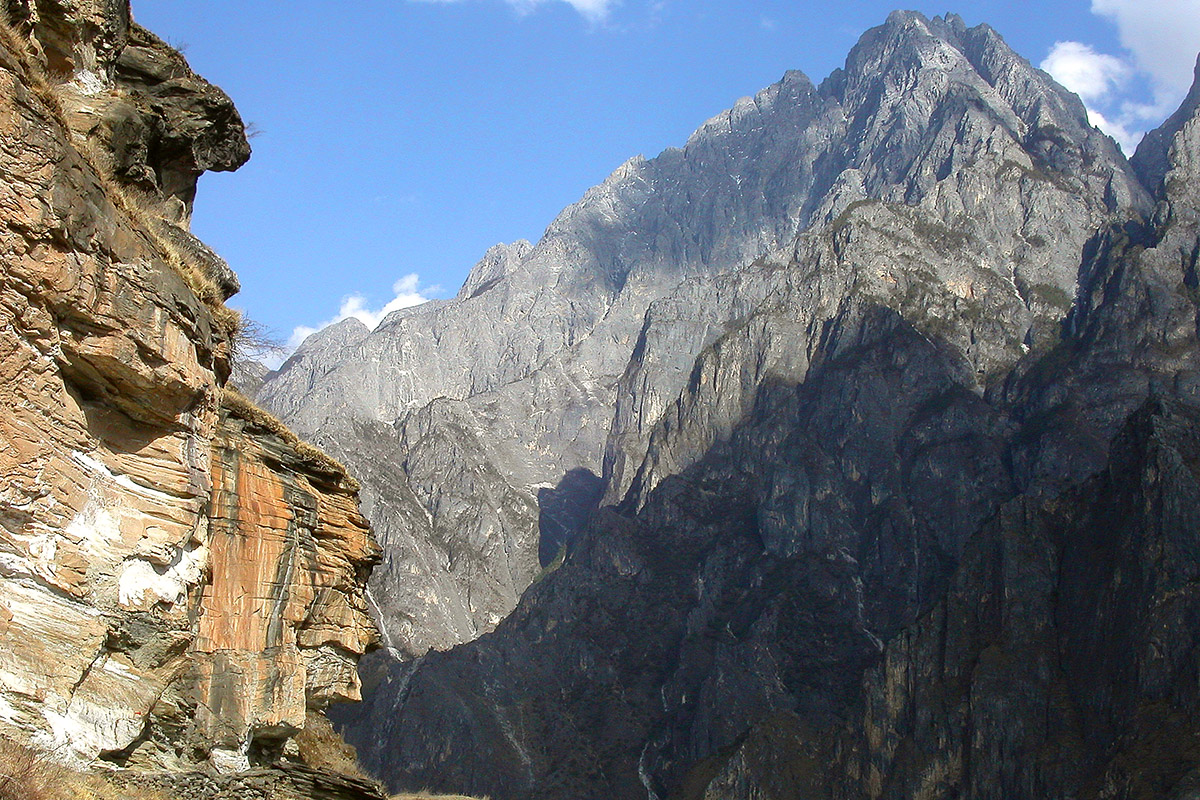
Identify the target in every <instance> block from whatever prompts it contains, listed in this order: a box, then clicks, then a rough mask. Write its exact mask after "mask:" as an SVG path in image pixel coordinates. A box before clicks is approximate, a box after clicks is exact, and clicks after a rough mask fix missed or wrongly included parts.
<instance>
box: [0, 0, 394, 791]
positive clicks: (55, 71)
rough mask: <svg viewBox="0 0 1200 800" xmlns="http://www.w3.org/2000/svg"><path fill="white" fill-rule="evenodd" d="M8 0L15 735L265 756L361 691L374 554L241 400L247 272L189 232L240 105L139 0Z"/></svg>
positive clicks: (2, 395) (3, 49) (3, 55)
mask: <svg viewBox="0 0 1200 800" xmlns="http://www.w3.org/2000/svg"><path fill="white" fill-rule="evenodd" d="M3 11H4V12H5V13H6V15H7V18H6V19H4V20H0V84H3V86H2V90H0V176H2V178H3V179H2V180H0V262H2V265H3V268H2V270H0V365H2V366H0V370H2V374H3V381H2V382H0V408H2V409H3V410H2V411H0V419H2V423H0V475H2V476H3V478H2V479H0V727H2V728H3V729H4V731H5V735H13V736H19V737H21V738H22V739H23V740H27V739H29V738H32V740H33V743H34V744H37V745H39V746H44V747H48V748H52V749H54V750H55V751H56V752H57V753H58V754H59V755H60V756H62V757H64V758H69V759H72V760H74V761H76V762H77V763H81V764H89V763H94V762H97V761H105V762H111V763H112V764H118V765H128V766H135V767H139V768H148V769H161V768H180V767H183V766H187V765H190V764H194V763H196V762H197V761H204V760H207V759H209V758H210V757H211V758H212V760H213V761H214V762H215V763H216V764H217V766H218V767H220V768H226V769H235V768H238V767H243V766H245V765H247V763H248V762H249V760H251V759H261V760H270V759H271V758H273V757H275V756H277V755H278V751H279V750H280V749H281V748H282V747H283V745H284V743H285V740H286V739H287V737H288V736H290V735H291V734H293V733H295V732H296V731H297V730H298V729H299V728H300V727H302V726H303V720H304V712H305V709H306V708H322V707H324V706H325V705H326V704H328V703H330V702H332V701H335V700H344V699H353V698H356V697H357V694H358V681H357V676H356V675H355V672H354V663H355V661H356V660H357V657H358V656H359V655H361V654H362V653H363V652H364V651H365V650H366V649H367V648H368V647H369V646H370V645H371V644H372V642H373V640H374V635H375V634H374V629H373V626H372V624H371V622H370V620H369V618H368V617H367V615H366V610H365V598H364V594H363V588H364V587H363V583H364V581H365V579H366V575H367V571H368V570H369V568H370V565H371V564H372V563H373V561H374V559H375V557H376V550H375V546H374V544H373V542H372V540H371V538H370V535H369V531H368V528H367V525H366V523H365V521H364V520H363V518H362V517H361V516H360V515H359V514H358V511H357V503H356V488H357V487H356V484H354V483H353V481H351V479H349V478H347V477H346V476H345V475H344V473H342V472H341V471H340V470H339V469H338V468H336V467H332V466H330V464H331V463H332V462H330V461H329V460H328V459H323V458H321V457H318V456H316V455H314V454H313V453H312V452H310V451H311V448H307V446H304V445H301V444H300V443H299V442H298V441H297V440H296V439H295V437H294V436H293V437H290V438H288V437H287V436H283V435H281V434H280V433H278V431H282V430H283V429H282V427H281V426H278V427H277V432H275V433H272V432H271V428H270V426H268V427H264V426H263V423H262V419H264V418H261V417H255V415H254V414H250V413H247V412H246V410H245V408H244V407H242V406H236V407H234V408H232V409H231V408H229V407H223V406H227V405H228V404H224V403H223V396H222V388H221V387H222V384H223V383H224V381H225V379H226V377H227V376H228V374H229V371H230V368H229V357H230V340H231V337H232V336H233V335H235V330H236V319H235V318H234V317H233V315H232V313H231V312H230V311H229V310H228V309H226V308H224V306H223V305H222V302H221V301H222V300H223V299H224V298H225V297H227V296H228V295H229V294H231V293H232V292H233V291H236V288H237V282H236V278H235V277H234V276H233V274H232V272H230V271H229V269H228V267H227V266H226V265H225V264H224V262H223V261H221V260H220V258H219V257H217V256H216V255H215V254H213V253H212V252H211V251H210V250H208V249H207V248H206V247H204V246H203V245H202V244H200V243H199V242H198V241H197V240H195V239H194V238H193V237H191V235H190V233H188V232H187V228H186V223H187V218H188V216H189V214H190V204H191V201H192V198H193V197H194V193H195V182H196V178H197V176H198V175H199V174H200V173H201V172H203V171H204V170H207V169H232V168H236V167H237V166H239V165H240V164H241V163H242V162H244V161H245V160H246V158H247V157H248V156H249V147H248V145H247V143H246V139H245V135H244V131H243V128H242V125H241V121H240V119H239V118H238V117H237V113H236V111H235V110H234V109H233V106H232V103H231V102H230V101H229V99H228V98H227V97H226V96H225V95H224V93H222V92H221V91H220V90H219V89H216V88H215V87H213V86H211V85H209V84H208V83H206V82H205V81H204V80H203V79H202V78H200V77H199V76H197V75H195V74H194V73H192V72H191V70H190V69H188V67H187V64H186V62H185V61H184V60H183V58H182V57H181V56H180V55H179V54H178V53H175V52H174V51H172V50H170V49H169V48H168V47H167V46H166V45H164V44H163V43H162V42H161V41H159V40H157V39H156V38H154V37H153V36H152V35H151V34H149V33H148V32H146V31H144V30H143V29H141V28H139V27H138V26H137V25H136V24H134V23H133V22H132V20H131V19H130V15H129V8H128V4H127V3H125V2H85V1H84V0H80V2H64V3H55V4H44V3H36V4H34V3H23V2H15V1H14V2H10V3H8V4H7V7H6V8H4V9H3ZM239 409H240V410H239ZM256 419H257V420H258V421H257V422H255V421H254V420H256Z"/></svg>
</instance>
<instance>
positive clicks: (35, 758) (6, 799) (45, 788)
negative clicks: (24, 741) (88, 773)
mask: <svg viewBox="0 0 1200 800" xmlns="http://www.w3.org/2000/svg"><path fill="white" fill-rule="evenodd" d="M69 774H70V773H69V771H68V770H67V769H66V768H65V767H63V766H61V765H60V764H58V763H57V762H56V761H55V760H54V758H53V757H52V756H51V754H50V753H47V752H45V751H41V750H35V749H34V748H32V747H26V746H24V745H20V744H17V743H15V742H13V741H11V740H8V739H0V800H58V799H59V798H61V797H64V794H63V788H64V786H65V784H66V783H67V778H68V776H69Z"/></svg>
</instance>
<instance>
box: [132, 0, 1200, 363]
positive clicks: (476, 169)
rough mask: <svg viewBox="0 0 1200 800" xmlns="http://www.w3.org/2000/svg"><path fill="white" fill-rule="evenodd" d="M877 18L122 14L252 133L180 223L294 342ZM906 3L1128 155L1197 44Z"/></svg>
mask: <svg viewBox="0 0 1200 800" xmlns="http://www.w3.org/2000/svg"><path fill="white" fill-rule="evenodd" d="M895 7H896V6H895V5H894V4H893V2H875V0H862V1H861V2H854V0H846V1H845V2H842V3H839V4H836V5H834V4H830V3H808V2H795V0H793V1H792V2H782V1H780V0H762V2H737V1H736V0H724V1H722V0H364V1H361V2H353V3H337V4H330V3H317V2H313V0H293V2H290V3H287V4H286V5H281V4H277V3H268V2H262V1H261V0H249V2H248V1H247V0H238V1H237V2H235V1H234V0H205V2H202V3H198V2H196V1H195V0H133V11H134V16H135V18H136V19H137V20H138V21H139V22H140V23H141V24H143V25H145V26H146V27H148V28H150V29H151V30H153V31H154V32H155V33H157V34H159V35H160V36H162V37H163V38H165V39H166V40H167V41H169V42H171V43H172V44H175V45H176V46H181V47H183V49H184V50H185V53H186V55H187V57H188V60H189V61H190V62H191V64H192V66H193V68H194V69H196V71H198V72H199V73H200V74H202V75H204V76H205V77H206V78H208V79H209V80H211V81H212V82H214V83H216V84H218V85H220V86H221V87H223V88H224V89H225V90H226V91H227V92H229V94H230V95H231V96H232V97H233V99H234V101H235V102H236V103H237V105H238V107H239V109H240V110H241V113H242V116H243V118H244V119H245V120H246V121H248V122H251V123H253V125H254V127H255V128H256V129H258V130H259V131H261V133H259V134H258V135H257V136H255V138H254V139H253V140H252V144H253V146H254V156H253V158H252V159H251V161H250V163H249V164H247V165H246V166H245V167H243V168H242V169H241V170H239V171H238V172H236V173H233V174H210V175H206V176H204V177H203V178H202V180H201V184H200V193H199V197H198V198H197V203H196V212H195V218H194V220H193V229H194V230H195V232H196V233H197V234H198V235H199V236H200V237H201V238H202V239H204V240H205V241H206V242H208V243H209V244H210V245H212V246H213V247H214V248H215V249H216V250H217V251H218V252H220V253H221V254H222V255H224V256H225V257H226V258H227V259H228V260H229V262H230V264H231V265H232V266H233V268H234V269H235V270H236V271H237V272H238V274H239V276H240V278H241V281H242V286H243V290H242V293H241V295H239V296H238V297H236V298H234V299H233V301H231V305H234V306H237V307H239V308H241V309H243V310H244V311H246V312H247V313H248V314H249V315H250V316H251V317H253V318H254V319H256V320H258V321H259V322H261V323H263V324H264V325H266V326H267V327H268V328H270V329H272V330H273V331H274V332H275V333H276V335H277V336H278V337H279V338H280V339H283V340H287V339H289V338H292V339H293V341H294V340H295V339H296V338H298V337H299V335H300V334H303V333H304V332H305V331H307V330H310V329H313V328H316V327H319V326H320V325H322V324H324V323H328V322H330V321H333V320H335V319H337V318H339V317H340V316H344V315H345V314H355V315H357V316H360V318H362V319H364V320H365V321H367V322H368V324H373V323H374V322H375V321H377V319H378V317H379V315H380V313H381V312H382V311H384V310H385V309H386V308H395V307H399V306H403V305H407V304H412V303H414V302H419V301H420V300H421V299H423V298H431V297H447V296H452V295H453V294H454V292H455V291H456V290H457V288H458V286H459V284H460V283H461V282H462V280H463V278H464V277H465V276H466V273H467V271H468V270H469V269H470V268H471V266H473V265H474V263H475V261H476V260H478V258H479V257H480V256H482V254H483V252H484V251H485V250H486V249H487V248H488V247H489V246H490V245H492V244H495V243H496V242H500V241H513V240H515V239H521V238H526V239H530V240H533V241H536V240H537V238H538V237H539V236H540V235H541V232H542V231H543V229H544V228H545V226H546V225H547V224H548V223H549V222H550V221H551V220H552V219H553V218H554V216H555V215H556V214H557V212H558V211H559V210H560V209H562V208H563V207H564V206H566V205H568V204H570V203H572V202H574V201H575V200H577V199H578V198H579V197H580V196H581V195H582V194H583V192H584V191H585V190H586V189H587V188H588V187H590V186H592V185H594V184H596V183H598V182H599V181H601V180H603V179H604V177H605V176H606V175H607V174H608V173H609V172H610V171H612V170H613V169H614V168H615V167H617V166H618V165H619V164H620V163H621V162H623V161H624V160H626V159H627V158H629V157H630V156H633V155H637V154H639V153H640V154H643V155H646V156H648V157H649V156H653V155H654V154H656V153H658V152H659V151H661V150H662V149H663V148H665V147H668V146H672V145H680V144H682V143H683V142H684V141H685V140H686V138H687V136H688V134H689V133H691V131H692V130H693V129H695V128H696V127H698V126H699V125H700V123H702V122H703V121H704V120H706V119H707V118H709V117H710V116H712V115H714V114H716V113H718V112H720V111H722V110H724V109H726V108H728V107H729V106H731V105H732V104H733V103H734V101H736V100H737V99H738V98H739V97H742V96H745V95H750V94H753V93H754V92H756V91H757V90H759V89H760V88H762V87H764V86H767V85H768V84H770V83H773V82H774V81H776V80H778V79H779V78H780V77H781V76H782V75H783V73H784V72H785V71H786V70H788V69H800V70H803V71H804V72H805V73H807V74H808V75H809V76H810V77H811V78H813V80H814V81H818V82H819V81H820V80H821V79H822V78H823V77H825V75H827V74H828V73H829V72H830V71H831V70H832V69H834V68H835V67H837V66H840V65H841V63H842V61H843V60H844V58H845V55H846V53H847V51H848V50H849V49H850V47H851V46H852V45H853V44H854V42H855V41H856V40H857V38H858V36H859V35H860V34H861V33H862V31H864V30H865V29H867V28H869V27H871V26H873V25H877V24H879V23H881V22H882V21H883V20H884V19H885V18H886V16H887V14H888V12H889V11H891V10H892V9H893V8H895ZM905 7H907V8H915V9H917V10H920V11H922V12H924V13H926V14H928V15H931V16H932V15H934V14H941V13H944V12H945V11H947V10H951V11H955V12H956V13H958V14H960V15H962V16H963V17H964V18H965V20H966V21H967V23H968V24H972V25H973V24H977V23H980V22H987V23H989V24H991V25H992V26H993V27H995V28H996V29H997V30H999V31H1000V32H1001V33H1002V34H1003V35H1004V36H1005V38H1006V39H1007V40H1008V41H1009V43H1010V44H1011V45H1013V47H1014V48H1015V49H1016V50H1017V51H1018V52H1020V53H1021V54H1022V55H1024V56H1025V57H1027V58H1029V59H1030V60H1031V61H1033V62H1034V63H1039V64H1043V65H1044V66H1045V67H1047V68H1051V71H1052V72H1054V74H1055V75H1056V76H1059V77H1060V80H1064V81H1065V82H1066V83H1067V85H1068V86H1069V88H1073V89H1074V90H1076V91H1079V92H1080V93H1081V95H1082V96H1084V99H1085V101H1087V102H1088V104H1089V107H1090V108H1091V109H1092V110H1093V113H1094V121H1095V122H1097V124H1101V125H1102V127H1106V129H1108V130H1110V131H1112V132H1113V133H1114V135H1116V136H1117V138H1119V139H1120V140H1122V141H1123V142H1124V143H1125V144H1126V146H1127V147H1128V146H1129V145H1130V144H1131V143H1132V142H1134V141H1136V138H1137V136H1138V135H1139V133H1140V132H1141V131H1144V130H1146V129H1147V128H1148V127H1152V126H1153V125H1155V124H1157V122H1159V121H1161V119H1162V118H1163V117H1164V116H1165V115H1166V114H1167V113H1169V112H1170V111H1171V110H1173V107H1174V104H1177V103H1178V101H1179V99H1180V98H1181V97H1182V95H1183V92H1184V91H1185V90H1186V88H1187V84H1188V82H1189V80H1190V77H1191V65H1192V63H1193V61H1194V58H1195V50H1196V49H1198V48H1200V0H1050V1H1049V2H1043V3H1039V4H1036V6H1035V4H1033V3H1027V2H1016V1H1015V0H1014V1H1009V2H1000V1H999V0H994V1H986V0H985V1H984V2H971V3H969V4H964V5H962V6H960V7H959V8H957V9H955V8H950V9H947V8H946V7H945V3H944V0H943V2H939V3H937V4H929V3H921V2H917V3H908V4H906V6H905ZM284 8H285V9H286V12H284V11H282V10H281V9H284Z"/></svg>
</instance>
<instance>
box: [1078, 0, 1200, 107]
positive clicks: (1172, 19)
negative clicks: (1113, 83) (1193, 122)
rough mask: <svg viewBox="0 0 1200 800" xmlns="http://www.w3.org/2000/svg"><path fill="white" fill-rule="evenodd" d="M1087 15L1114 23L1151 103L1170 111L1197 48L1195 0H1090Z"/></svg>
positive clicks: (1199, 32) (1199, 29)
mask: <svg viewBox="0 0 1200 800" xmlns="http://www.w3.org/2000/svg"><path fill="white" fill-rule="evenodd" d="M1092 13H1093V14H1099V15H1100V16H1102V17H1108V18H1109V19H1111V20H1112V21H1113V22H1114V23H1116V26H1117V33H1118V36H1120V39H1121V45H1122V46H1123V47H1125V49H1127V50H1128V51H1129V52H1130V54H1131V55H1132V57H1133V61H1134V63H1135V64H1136V65H1137V66H1138V68H1139V69H1140V70H1142V71H1143V72H1145V73H1147V74H1148V75H1149V76H1150V79H1151V83H1152V86H1153V89H1154V93H1155V98H1154V99H1155V101H1156V104H1157V105H1159V106H1160V107H1162V106H1164V104H1165V105H1169V106H1171V107H1169V108H1166V109H1165V111H1166V113H1170V112H1171V111H1174V110H1175V109H1174V106H1175V105H1178V103H1179V101H1180V100H1182V99H1183V96H1184V95H1185V94H1186V93H1187V90H1188V87H1189V86H1191V83H1192V68H1193V67H1194V66H1195V64H1196V52H1197V51H1198V50H1200V0H1092Z"/></svg>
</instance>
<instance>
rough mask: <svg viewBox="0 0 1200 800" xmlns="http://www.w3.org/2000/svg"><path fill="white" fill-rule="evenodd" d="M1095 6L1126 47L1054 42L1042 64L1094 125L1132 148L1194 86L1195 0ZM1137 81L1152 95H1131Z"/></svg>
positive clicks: (1115, 1) (1099, 1)
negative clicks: (1110, 49) (1102, 49)
mask: <svg viewBox="0 0 1200 800" xmlns="http://www.w3.org/2000/svg"><path fill="white" fill-rule="evenodd" d="M1092 13H1094V14H1097V15H1099V16H1101V17H1104V18H1106V19H1108V20H1110V21H1112V22H1113V24H1115V25H1116V27H1117V34H1118V37H1119V38H1120V41H1121V45H1122V47H1123V48H1124V50H1125V52H1124V53H1123V54H1121V55H1119V56H1117V55H1110V54H1107V53H1099V52H1097V51H1096V50H1095V49H1094V48H1093V47H1091V46H1090V45H1087V44H1084V43H1082V42H1071V41H1067V42H1057V43H1055V45H1054V47H1053V49H1051V51H1050V54H1049V55H1048V56H1046V59H1045V60H1044V61H1043V62H1042V64H1041V66H1042V69H1044V70H1046V71H1047V72H1049V73H1050V74H1051V75H1053V76H1054V78H1055V79H1056V80H1057V81H1058V82H1059V83H1061V84H1062V85H1063V86H1066V87H1067V88H1068V89H1070V90H1071V91H1073V92H1075V93H1076V94H1078V95H1079V96H1080V98H1082V99H1083V101H1084V103H1085V104H1086V105H1087V107H1088V115H1089V117H1090V119H1091V121H1092V124H1093V125H1095V126H1096V127H1098V128H1100V129H1101V130H1102V131H1104V132H1105V133H1107V134H1109V135H1110V136H1112V137H1113V138H1114V139H1116V140H1117V142H1119V143H1120V145H1121V148H1122V149H1123V150H1124V151H1125V152H1126V154H1132V153H1133V150H1134V149H1135V148H1136V147H1137V143H1138V142H1139V141H1140V140H1141V138H1142V136H1143V135H1144V134H1145V132H1146V130H1148V129H1149V128H1151V127H1153V126H1155V125H1157V124H1158V123H1160V122H1161V121H1162V120H1163V118H1164V117H1166V116H1167V115H1168V114H1170V113H1171V112H1172V111H1173V110H1174V109H1175V107H1176V106H1177V105H1178V104H1179V102H1180V101H1181V100H1182V99H1183V96H1184V95H1185V94H1186V93H1187V90H1188V87H1189V86H1190V85H1191V81H1192V68H1193V66H1194V65H1195V63H1196V52H1197V50H1198V49H1200V0H1092ZM1137 85H1141V86H1142V87H1147V88H1148V94H1149V95H1150V96H1149V97H1148V98H1146V97H1142V98H1137V99H1135V98H1134V96H1133V95H1132V92H1131V87H1134V86H1137Z"/></svg>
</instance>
